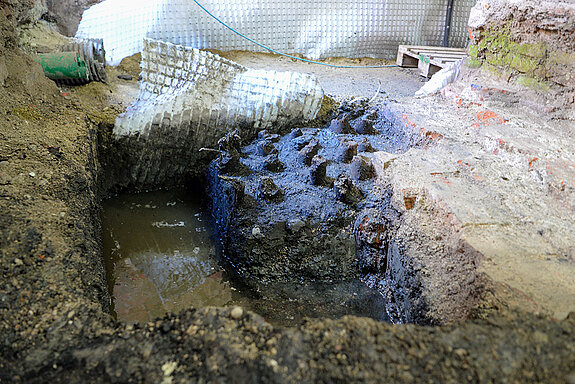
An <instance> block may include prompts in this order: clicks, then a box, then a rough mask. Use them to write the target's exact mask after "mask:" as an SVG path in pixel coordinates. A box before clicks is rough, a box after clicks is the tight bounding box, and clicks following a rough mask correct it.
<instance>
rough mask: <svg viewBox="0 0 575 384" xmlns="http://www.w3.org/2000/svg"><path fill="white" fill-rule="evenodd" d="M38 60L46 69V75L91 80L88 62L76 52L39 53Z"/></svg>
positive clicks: (52, 77)
mask: <svg viewBox="0 0 575 384" xmlns="http://www.w3.org/2000/svg"><path fill="white" fill-rule="evenodd" d="M37 61H38V62H39V63H40V65H41V66H42V68H43V69H44V74H45V75H46V77H48V78H50V79H52V80H69V79H78V80H83V81H85V82H88V81H89V70H88V67H87V66H86V62H85V61H84V60H81V59H80V55H79V54H78V53H76V52H54V53H43V54H40V55H38V58H37Z"/></svg>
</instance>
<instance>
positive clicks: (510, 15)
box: [469, 0, 575, 103]
mask: <svg viewBox="0 0 575 384" xmlns="http://www.w3.org/2000/svg"><path fill="white" fill-rule="evenodd" d="M469 31H470V37H471V38H472V45H471V46H470V48H469V54H470V56H471V58H472V59H471V61H470V63H471V65H474V66H480V65H481V64H484V65H485V66H486V67H487V68H489V69H490V70H491V72H493V73H495V74H497V75H498V76H500V77H502V78H503V79H505V80H507V81H514V82H517V83H518V84H520V85H524V86H527V87H530V88H534V89H537V90H540V91H549V90H550V89H555V90H558V91H561V92H566V93H567V97H566V99H565V102H566V103H573V100H574V99H573V97H574V94H575V75H574V73H575V40H574V39H573V36H574V35H575V4H573V3H572V2H566V1H531V0H530V1H512V0H480V1H479V2H478V3H477V5H476V6H475V7H474V8H473V9H472V10H471V15H470V19H469Z"/></svg>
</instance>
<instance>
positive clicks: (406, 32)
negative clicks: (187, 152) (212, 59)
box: [76, 0, 476, 65]
mask: <svg viewBox="0 0 575 384" xmlns="http://www.w3.org/2000/svg"><path fill="white" fill-rule="evenodd" d="M475 2H476V0H455V2H454V7H453V16H452V28H451V33H450V40H449V41H450V46H454V47H462V46H464V45H465V44H466V42H467V36H468V34H467V20H468V18H469V12H470V10H471V8H472V7H473V5H475ZM200 3H201V4H202V5H203V6H204V7H206V8H207V9H208V10H209V11H210V12H211V13H213V14H214V15H215V16H217V17H218V18H220V19H221V20H222V21H223V22H225V23H226V24H228V25H229V26H231V27H232V28H234V29H236V30H238V31H239V32H241V33H243V34H244V35H246V36H248V37H250V38H252V39H254V40H256V41H258V42H260V43H262V44H264V45H267V46H269V47H271V48H273V49H276V50H279V51H281V52H285V53H299V54H302V55H304V56H306V57H308V58H311V59H321V58H325V57H334V56H339V57H350V58H353V57H375V58H387V59H390V58H393V57H395V55H396V54H397V47H398V45H400V44H411V45H436V46H437V45H440V44H441V41H442V38H443V31H444V25H445V15H446V9H447V3H448V0H356V1H349V0H313V1H310V0H291V1H284V0H282V1H279V0H201V1H200ZM76 37H79V38H102V39H104V46H105V47H106V55H107V58H108V63H110V64H112V65H116V64H118V63H119V62H120V61H121V59H122V58H124V57H127V56H130V55H132V54H134V53H136V52H140V51H141V50H142V48H143V40H144V37H150V38H153V39H156V40H161V41H166V42H171V43H174V44H180V45H184V46H188V47H193V48H200V49H206V48H215V49H220V50H224V51H225V50H252V51H263V49H262V48H260V47H258V46H257V45H255V44H253V43H251V42H249V41H247V40H245V39H243V38H242V37H240V36H238V35H236V34H235V33H233V32H232V31H230V30H228V29H227V28H225V27H224V26H222V25H221V24H220V23H218V22H217V21H216V20H214V19H213V18H212V17H211V16H210V15H208V14H207V13H206V12H205V11H204V10H202V9H201V8H200V7H199V6H198V5H197V4H195V3H194V2H193V1H192V0H105V1H104V2H102V3H100V4H96V5H94V6H93V7H91V8H90V9H88V10H86V11H85V12H84V15H83V17H82V21H81V22H80V26H79V28H78V32H77V34H76Z"/></svg>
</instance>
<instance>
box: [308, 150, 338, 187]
mask: <svg viewBox="0 0 575 384" xmlns="http://www.w3.org/2000/svg"><path fill="white" fill-rule="evenodd" d="M327 164H328V161H327V159H325V158H324V157H322V156H319V155H318V156H315V157H314V158H313V159H312V161H311V168H310V170H309V178H310V182H311V183H312V184H313V185H317V186H320V187H329V186H331V185H332V184H333V180H332V179H331V178H329V177H328V176H327V174H326V171H327Z"/></svg>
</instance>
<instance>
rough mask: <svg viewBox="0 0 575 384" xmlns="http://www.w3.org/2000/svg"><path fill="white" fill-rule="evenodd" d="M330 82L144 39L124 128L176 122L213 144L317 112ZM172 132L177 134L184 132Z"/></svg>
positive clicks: (140, 130)
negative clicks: (135, 91)
mask: <svg viewBox="0 0 575 384" xmlns="http://www.w3.org/2000/svg"><path fill="white" fill-rule="evenodd" d="M322 100H323V90H322V88H321V86H320V85H319V82H318V80H317V79H316V78H315V76H312V75H308V74H303V73H296V72H277V71H263V70H253V69H248V68H246V67H244V66H241V65H239V64H237V63H235V62H233V61H230V60H227V59H224V58H222V57H220V56H218V55H215V54H212V53H210V52H206V51H200V50H198V49H193V48H187V47H183V46H179V45H174V44H171V43H166V42H161V41H156V40H152V39H145V40H144V50H143V52H142V81H141V83H140V93H139V95H138V100H137V101H136V102H135V103H134V104H133V105H131V106H130V107H129V108H128V109H127V111H126V112H125V113H124V114H122V115H120V116H119V117H118V118H117V120H116V126H115V128H114V133H115V134H116V135H117V136H134V135H137V136H139V137H140V138H142V137H146V136H148V135H149V133H150V132H151V131H153V132H156V131H158V130H160V129H167V128H169V129H170V131H176V132H180V133H183V131H185V135H187V136H190V135H191V136H193V137H195V139H196V145H195V146H196V148H200V147H202V146H213V145H214V144H215V140H216V141H217V139H219V138H220V137H222V136H224V135H225V134H226V133H227V132H229V131H231V130H233V129H236V128H241V129H242V130H244V132H245V133H246V134H255V133H256V132H257V131H259V130H262V129H270V128H271V127H272V126H273V129H274V130H278V129H280V128H282V127H285V126H288V125H295V124H300V123H304V122H306V121H309V120H312V119H314V118H315V116H316V114H317V112H318V111H319V109H320V107H321V103H322ZM176 132H172V133H171V134H172V135H177V134H178V133H176Z"/></svg>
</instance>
